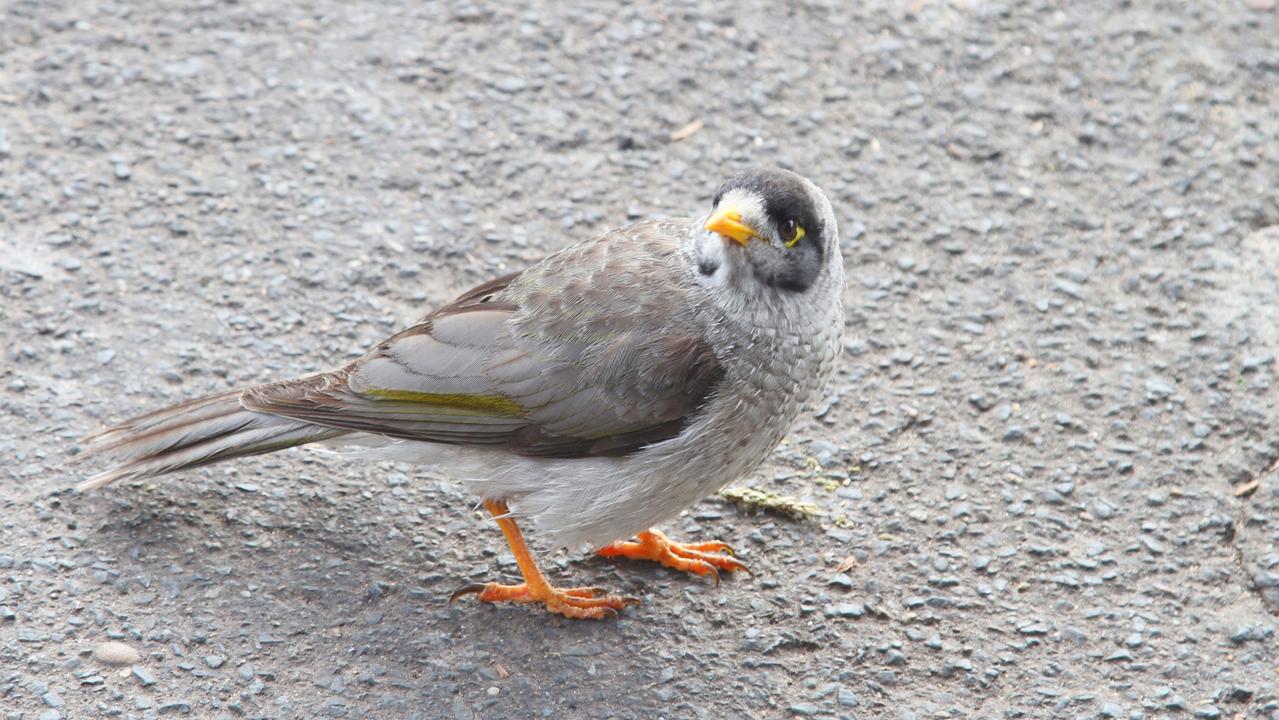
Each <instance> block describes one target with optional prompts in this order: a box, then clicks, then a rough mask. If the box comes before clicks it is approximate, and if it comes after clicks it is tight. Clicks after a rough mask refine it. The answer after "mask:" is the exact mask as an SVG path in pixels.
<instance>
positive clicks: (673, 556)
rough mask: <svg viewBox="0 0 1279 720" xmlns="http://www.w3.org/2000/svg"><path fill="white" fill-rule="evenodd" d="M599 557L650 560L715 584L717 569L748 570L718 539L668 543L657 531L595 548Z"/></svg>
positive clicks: (717, 580)
mask: <svg viewBox="0 0 1279 720" xmlns="http://www.w3.org/2000/svg"><path fill="white" fill-rule="evenodd" d="M598 554H599V555H600V556H601V557H627V558H634V559H636V560H653V561H655V562H659V563H661V564H663V565H665V566H666V567H669V568H675V569H676V570H683V571H684V572H691V573H697V574H698V575H703V576H705V575H710V576H711V577H712V578H714V579H715V584H716V585H718V584H719V571H720V570H727V571H728V572H734V571H737V570H745V571H746V572H750V568H748V567H746V564H745V563H743V562H741V561H739V560H738V559H737V558H735V557H733V548H731V547H729V546H728V543H722V542H718V541H712V542H703V543H677V542H671V541H670V540H669V539H668V538H667V537H666V535H665V534H663V533H662V532H661V531H660V530H653V529H649V530H645V531H644V532H642V533H640V534H638V535H636V536H635V542H615V543H613V544H612V545H605V546H604V547H602V548H600V549H599V550H598Z"/></svg>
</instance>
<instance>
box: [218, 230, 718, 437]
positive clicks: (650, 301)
mask: <svg viewBox="0 0 1279 720" xmlns="http://www.w3.org/2000/svg"><path fill="white" fill-rule="evenodd" d="M670 234H671V228H669V227H667V226H663V225H656V224H654V225H641V226H632V228H629V229H627V230H626V231H621V232H618V233H612V234H610V235H605V236H604V237H602V238H600V239H599V240H597V241H595V242H592V243H587V244H585V245H582V246H578V247H575V248H572V249H570V250H568V251H564V252H561V253H558V254H556V255H553V256H551V257H550V258H547V260H545V261H543V262H542V263H540V264H539V265H537V266H535V267H534V268H532V269H530V270H529V271H526V272H525V273H523V274H519V275H510V276H506V277H504V278H499V279H497V280H494V281H492V282H490V283H486V284H484V285H481V286H479V287H476V288H475V289H473V290H471V291H469V292H467V293H466V294H464V295H462V296H461V297H459V298H458V299H457V300H455V301H454V302H452V303H450V304H449V305H446V306H444V307H442V308H440V309H439V310H436V311H435V312H433V313H431V314H429V315H427V316H426V317H424V318H423V319H422V320H421V321H419V322H418V323H416V324H414V325H413V326H412V327H410V328H408V329H406V330H404V331H403V332H400V333H398V334H396V335H394V336H392V337H391V338H389V339H387V340H386V341H384V342H382V343H380V344H379V345H378V346H377V347H375V348H374V349H373V350H372V351H370V352H369V353H368V354H367V355H365V356H364V357H363V358H361V359H360V360H358V361H356V362H354V363H352V364H351V365H348V366H347V367H345V368H343V369H341V370H338V371H335V372H333V373H327V374H325V375H320V376H313V377H310V378H302V379H299V380H293V381H286V382H283V383H276V384H272V385H266V386H262V387H259V388H255V389H253V390H250V391H248V392H247V393H246V394H245V395H244V397H243V398H242V402H243V404H244V405H245V406H246V407H248V408H249V409H251V410H257V411H260V412H267V413H272V414H275V415H281V416H285V417H290V418H295V419H298V420H304V421H307V422H311V423H315V424H318V425H323V426H326V427H332V428H339V429H344V430H355V431H363V432H370V433H378V434H382V435H387V436H390V437H396V438H404V439H410V440H427V441H432V442H443V443H454V444H461V445H474V446H488V447H495V448H505V449H508V450H510V451H512V452H516V453H519V454H523V455H531V456H544V457H581V456H589V455H624V454H627V453H630V452H633V451H635V450H637V449H638V448H640V447H643V446H645V445H648V444H651V443H654V442H658V441H661V440H664V439H668V438H670V437H674V436H675V435H677V434H678V433H679V432H680V430H681V429H682V428H683V427H684V425H685V424H686V423H687V421H688V419H689V418H690V417H691V416H692V415H693V414H694V413H695V412H696V411H697V409H698V408H699V407H700V406H701V405H702V404H703V403H704V402H705V400H706V399H707V397H708V396H709V395H710V393H711V392H713V390H714V388H715V386H716V384H717V383H718V381H719V379H720V377H721V376H722V374H723V373H722V369H721V367H720V364H719V360H718V358H717V357H716V355H715V353H714V352H713V351H712V349H711V348H710V346H709V345H708V344H707V343H706V341H705V340H704V339H703V337H702V334H701V332H700V330H699V329H698V327H697V326H696V325H695V324H694V323H693V322H692V320H691V319H690V318H689V317H688V314H687V313H686V312H683V311H684V310H686V309H687V308H688V307H689V303H691V302H694V298H693V293H694V292H695V291H694V290H693V289H692V288H691V287H689V286H688V284H687V283H685V282H682V278H683V277H684V275H683V274H681V273H680V272H679V267H678V265H677V264H676V263H675V260H676V258H675V257H674V243H673V242H672V241H671V240H669V239H668V237H667V236H668V235H670Z"/></svg>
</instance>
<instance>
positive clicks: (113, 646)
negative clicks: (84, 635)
mask: <svg viewBox="0 0 1279 720" xmlns="http://www.w3.org/2000/svg"><path fill="white" fill-rule="evenodd" d="M93 659H94V660H97V661H98V662H100V663H102V664H104V665H132V664H134V663H136V662H137V661H139V660H141V659H142V655H141V654H140V653H138V651H137V650H135V649H133V647H132V646H129V645H125V644H124V643H122V642H114V641H111V642H104V643H102V644H101V645H99V646H97V647H95V648H94V649H93Z"/></svg>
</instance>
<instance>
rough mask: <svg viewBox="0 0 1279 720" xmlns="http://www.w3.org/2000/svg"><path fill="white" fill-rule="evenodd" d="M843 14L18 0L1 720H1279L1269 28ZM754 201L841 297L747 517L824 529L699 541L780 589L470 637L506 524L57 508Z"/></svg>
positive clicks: (650, 589)
mask: <svg viewBox="0 0 1279 720" xmlns="http://www.w3.org/2000/svg"><path fill="white" fill-rule="evenodd" d="M846 4H848V3H841V2H822V1H821V0H813V1H810V2H805V3H802V4H800V5H798V6H797V7H796V8H794V9H793V10H783V9H781V8H780V7H778V6H779V5H780V4H779V3H767V2H746V3H741V4H738V5H737V6H736V9H734V10H731V11H730V10H728V9H727V8H724V7H716V6H714V4H712V3H709V2H706V1H705V0H684V1H683V2H679V3H666V4H665V5H666V6H667V7H664V8H663V7H649V6H634V7H630V8H627V9H624V10H623V9H617V10H612V11H600V10H597V9H594V8H593V6H592V4H590V3H585V2H576V3H574V2H555V3H542V4H540V6H539V7H537V8H536V9H534V10H528V11H518V10H515V9H513V8H511V7H508V4H506V3H496V2H492V1H491V0H478V1H477V2H474V3H470V4H465V5H459V4H455V3H403V5H400V4H397V3H392V2H383V3H367V4H366V3H347V2H336V1H335V0H314V1H312V2H307V3H291V4H289V5H287V6H281V5H280V4H278V3H276V2H267V1H265V0H241V1H240V2H231V3H224V2H214V1H213V0H180V1H179V2H172V3H113V2H97V1H95V0H83V1H81V2H56V1H55V2H48V1H45V0H41V1H40V2H35V1H33V0H9V1H8V2H6V3H5V4H3V5H0V300H2V303H0V316H2V317H3V323H2V324H0V346H2V347H3V352H4V362H3V364H2V365H0V417H3V421H2V422H3V426H4V428H5V430H4V432H3V434H2V435H0V460H2V461H3V462H2V464H0V513H2V514H0V718H3V720H9V719H12V718H22V719H24V720H32V719H36V718H39V719H41V720H48V719H53V718H59V717H65V718H90V717H124V718H135V717H136V718H151V717H161V718H164V717H174V716H191V717H199V718H223V717H225V718H239V717H250V718H275V717H293V718H316V717H350V718H440V717H453V718H472V717H478V718H529V717H546V716H557V717H566V718H577V717H591V718H605V717H619V718H631V717H635V718H655V717H668V718H686V717H709V718H728V717H734V718H736V717H744V718H784V717H791V716H812V717H862V718H876V717H897V718H925V717H927V718H942V717H1089V718H1091V717H1105V718H1141V717H1165V716H1167V717H1187V718H1190V717H1194V718H1218V717H1221V718H1239V717H1245V718H1252V717H1265V718H1279V690H1276V688H1277V687H1279V637H1276V633H1275V631H1276V627H1279V617H1277V615H1279V549H1277V546H1276V542H1275V541H1276V539H1277V538H1279V476H1277V475H1276V471H1275V463H1276V460H1277V459H1279V427H1277V425H1279V402H1277V401H1279V397H1277V394H1276V392H1275V383H1276V378H1277V375H1279V367H1276V364H1275V357H1276V353H1279V310H1277V309H1276V308H1277V307H1279V306H1277V304H1276V303H1277V301H1279V200H1277V199H1276V188H1277V187H1279V101H1277V100H1279V98H1277V97H1276V95H1277V93H1279V11H1277V10H1276V9H1274V7H1273V4H1274V3H1273V1H1272V0H1248V1H1247V2H1236V1H1234V0H1223V2H1219V3H1205V4H1203V6H1202V7H1199V8H1197V9H1188V8H1186V7H1183V4H1182V3H1172V2H1162V3H1156V4H1155V5H1157V6H1155V7H1151V6H1149V5H1150V4H1148V3H1122V4H1119V5H1120V7H1114V6H1113V5H1114V4H1112V3H1073V2H1071V3H1057V2H1046V1H1045V0H1032V1H1031V2H1028V3H1007V4H998V3H982V2H976V1H972V2H953V3H945V4H935V3H929V2H918V3H914V4H911V5H907V4H906V3H900V2H889V1H886V0H880V1H879V2H870V3H866V4H859V5H860V7H859V8H858V9H856V10H849V9H847V8H845V7H844V6H845V5H846ZM694 123H696V124H694ZM747 162H755V163H775V164H781V165H784V166H789V167H793V168H795V169H797V170H800V171H802V172H804V173H805V174H807V175H809V176H811V177H813V178H814V179H816V180H817V181H818V182H819V183H820V184H822V185H823V186H824V187H826V188H827V190H828V191H829V193H830V194H831V197H832V198H833V199H834V200H835V203H836V206H837V208H838V211H839V213H840V215H841V218H840V219H841V223H842V227H843V234H844V238H845V251H844V252H845V262H846V266H847V270H848V273H849V278H850V285H849V289H848V294H847V298H846V300H847V304H848V308H849V330H848V338H847V344H846V353H845V354H844V356H843V358H842V362H841V365H840V368H839V371H838V376H837V378H836V379H835V381H834V383H833V384H832V387H831V389H830V394H829V396H828V397H827V398H826V399H825V400H824V401H823V402H822V403H821V406H820V407H818V408H815V409H814V411H813V412H812V413H811V414H809V415H807V416H806V417H805V418H804V419H802V420H801V422H800V423H799V424H798V426H797V427H796V428H795V431H794V432H793V434H792V436H791V439H790V440H789V441H788V442H787V443H786V444H785V445H783V446H782V448H780V449H779V450H778V451H777V453H775V455H774V456H773V457H772V458H771V460H770V461H769V463H768V464H767V465H766V466H765V467H764V468H762V469H761V470H760V471H758V472H756V473H755V474H754V475H753V476H752V477H750V478H747V479H745V480H744V482H745V483H746V484H749V485H755V486H758V487H759V488H760V489H762V490H765V491H768V492H774V493H782V494H785V495H789V496H794V497H797V498H799V499H801V500H804V501H806V502H811V503H813V504H815V505H816V506H817V508H818V510H819V516H818V517H817V518H815V519H812V520H795V519H789V518H784V517H780V516H775V515H771V514H767V513H764V514H758V513H752V512H749V511H747V510H743V509H739V508H738V507H735V506H733V505H731V504H728V503H725V502H723V501H721V500H716V499H708V500H706V501H704V502H702V503H700V504H699V505H697V506H696V507H694V508H691V509H690V510H689V512H688V514H687V515H686V516H685V517H683V518H682V519H681V520H680V521H678V522H676V523H673V524H672V527H670V528H669V530H670V531H671V532H672V533H673V534H677V535H679V536H682V537H692V536H697V537H707V538H709V537H719V538H722V539H725V540H728V541H730V542H733V543H735V544H736V545H737V547H738V548H739V550H740V552H741V553H742V555H743V556H744V557H745V559H747V560H748V561H749V562H750V563H751V564H752V566H753V567H754V568H755V570H756V572H757V574H756V575H755V576H754V577H753V578H751V577H742V578H731V579H726V580H725V582H724V583H723V585H722V586H720V587H718V588H713V587H711V586H709V585H708V584H706V583H704V582H699V581H698V580H697V579H695V578H688V577H683V576H677V575H676V574H674V573H672V572H669V571H667V570H665V569H662V568H656V567H653V566H651V565H646V564H640V563H615V562H610V561H604V560H599V559H593V558H583V557H580V556H577V555H563V554H561V555H558V556H555V557H554V558H553V560H551V561H549V562H551V566H550V567H551V571H552V574H553V575H556V576H559V577H561V579H564V580H570V579H571V581H572V582H574V583H579V584H587V583H592V584H600V585H605V586H607V587H609V588H611V589H613V590H616V591H619V592H623V593H626V594H634V595H638V596H641V597H642V598H643V599H644V600H645V603H644V605H643V606H642V607H639V608H633V609H630V610H628V611H627V612H625V613H624V614H623V616H622V617H621V618H620V619H618V620H617V621H614V622H601V623H585V622H571V621H567V620H564V619H562V618H557V617H552V616H548V615H546V614H544V613H540V612H534V611H530V610H529V609H528V608H522V607H514V606H511V607H496V608H493V607H478V606H476V605H475V604H474V603H472V602H461V603H459V604H457V605H454V606H450V605H448V604H446V603H445V599H446V598H447V596H448V594H449V593H450V592H451V591H452V590H453V589H455V588H456V587H458V586H459V585H461V584H464V583H466V582H471V581H476V580H488V579H493V578H495V577H499V576H500V577H507V578H510V577H513V575H514V573H515V568H514V563H513V560H512V558H511V556H510V555H509V553H508V552H507V551H506V549H505V548H504V546H503V544H502V541H501V536H500V534H499V533H498V532H496V529H495V528H494V527H493V526H492V525H491V523H487V522H485V521H484V520H483V519H482V518H481V517H480V515H479V514H478V513H477V512H476V511H475V508H474V499H473V498H471V497H468V496H467V495H466V494H465V493H464V492H462V491H461V489H460V488H458V487H457V486H455V485H453V484H451V483H450V482H449V481H448V479H447V478H445V477H443V476H441V475H439V474H436V473H434V472H433V471H427V470H422V469H417V468H412V467H408V466H402V465H393V464H383V465H367V464H360V463H356V462H351V461H348V460H346V459H343V458H341V457H337V456H332V455H325V454H320V453H315V452H311V451H308V450H291V451H288V452H285V453H281V454H278V455H271V456H266V457H262V458H256V459H251V460H246V461H241V462H237V463H233V464H228V465H222V466H216V467H213V468H208V469H203V470H199V471H192V472H188V473H185V474H183V475H180V476H176V477H171V478H166V479H164V480H162V481H154V482H149V483H135V484H132V485H121V486H115V487H110V488H107V489H105V490H102V491H99V492H94V493H90V494H85V495H78V494H75V493H72V492H70V491H68V490H67V489H66V488H67V486H68V484H69V483H70V482H71V481H73V480H74V479H75V477H74V476H73V474H72V473H70V472H69V471H68V470H66V469H62V468H58V467H57V464H58V463H59V462H61V461H62V460H63V459H65V458H66V457H67V456H68V455H69V454H70V452H72V451H73V450H74V448H75V447H76V443H77V439H78V438H81V437H83V436H84V435H86V434H88V433H90V432H92V431H94V430H96V429H99V428H101V427H102V426H103V425H104V424H106V423H109V422H111V421H113V420H119V419H122V418H123V417H125V416H127V415H131V414H134V413H137V412H140V411H143V410H147V409H150V408H154V407H157V406H160V405H163V404H165V403H169V402H173V401H177V400H181V399H184V398H188V397H192V396H195V395H198V394H203V393H207V392H211V391H217V390H223V389H227V388H230V387H236V386H242V385H246V384H250V383H255V382H259V381H265V380H270V379H276V378H280V377H284V376H290V375H295V374H300V373H306V372H309V371H313V370H317V369H321V368H325V367H328V366H332V365H335V364H337V363H340V362H342V361H344V360H346V359H348V358H351V357H353V356H355V355H357V354H359V353H360V352H362V350H363V349H364V348H365V347H366V346H367V345H369V344H371V343H372V342H374V341H375V340H377V339H379V338H380V337H381V336H383V335H385V334H387V333H389V332H391V331H393V330H394V329H396V328H397V327H400V326H402V325H403V324H404V323H405V322H406V321H407V320H409V319H410V318H412V317H414V316H416V315H417V314H419V313H421V312H422V311H423V310H424V309H425V308H427V307H429V306H431V305H432V304H435V303H439V302H441V301H444V300H446V299H448V298H449V297H450V296H451V295H453V294H454V293H456V292H458V291H460V290H462V289H464V288H465V287H467V286H469V285H471V284H474V283H476V282H478V281H480V280H483V279H486V278H488V277H491V276H493V275H496V274H499V273H502V272H504V271H506V270H508V269H515V268H520V267H524V266H526V265H528V264H529V263H531V262H532V261H534V260H535V259H536V258H538V257H540V256H542V255H543V254H545V253H546V252H548V251H550V250H552V249H555V248H558V247H561V246H563V245H564V244H566V243H569V242H572V241H573V240H575V239H580V238H583V237H586V236H588V235H590V234H592V233H595V232H598V231H601V230H603V229H606V228H609V227H612V226H616V225H619V224H622V223H624V222H627V221H629V220H632V219H638V218H645V217H652V216H664V215H674V214H688V213H693V212H701V211H702V210H703V209H704V207H705V206H706V203H707V202H708V200H709V197H710V195H711V192H712V191H713V188H714V187H715V186H716V185H717V183H718V182H719V180H720V179H721V178H722V177H724V176H725V175H726V174H727V173H728V172H729V171H730V170H732V169H733V168H736V167H738V166H740V165H742V164H744V163H747ZM1254 481H1255V484H1254ZM1236 487H1240V488H1241V489H1242V490H1243V492H1242V493H1236ZM1249 490H1251V492H1249ZM106 641H118V642H120V643H123V644H124V645H126V646H128V647H127V648H122V649H121V648H117V650H118V651H119V652H121V653H122V654H123V655H122V656H121V657H119V658H116V661H117V662H120V663H123V664H122V665H117V666H113V665H109V664H106V663H104V662H102V661H101V660H100V659H98V658H96V657H95V656H94V655H93V654H92V652H93V650H94V649H95V648H97V647H99V645H100V644H101V643H104V642H106ZM129 648H132V650H133V651H136V653H138V656H136V657H133V658H130V657H128V655H129V653H130V650H129ZM107 659H108V660H110V659H112V658H107Z"/></svg>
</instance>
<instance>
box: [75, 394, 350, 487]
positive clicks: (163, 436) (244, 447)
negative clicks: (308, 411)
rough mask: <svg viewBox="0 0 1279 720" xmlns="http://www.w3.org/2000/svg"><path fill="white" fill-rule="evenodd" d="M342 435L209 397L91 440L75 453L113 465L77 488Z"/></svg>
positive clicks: (231, 398) (228, 398)
mask: <svg viewBox="0 0 1279 720" xmlns="http://www.w3.org/2000/svg"><path fill="white" fill-rule="evenodd" d="M344 434H346V431H344V430H334V429H332V428H326V427H322V426H320V425H312V424H310V423H305V422H301V421H298V420H290V419H288V418H282V417H278V416H276V415H269V414H266V413H259V412H253V411H252V410H246V409H244V407H243V406H242V405H241V404H240V393H239V392H230V393H223V394H221V395H210V396H208V397H204V398H198V399H196V400H191V401H188V402H185V403H181V404H179V405H174V406H172V407H168V408H164V409H163V410H159V411H156V412H153V413H149V414H147V415H143V416H141V417H137V418H134V419H132V420H129V421H128V422H125V423H123V424H121V425H119V426H117V427H114V428H111V429H110V430H107V431H106V432H103V433H101V434H99V435H97V436H94V437H93V438H90V440H89V442H90V445H89V448H88V450H86V451H85V452H84V453H83V454H81V455H80V456H78V457H77V461H78V460H79V459H81V458H94V457H105V458H109V459H111V460H113V461H115V463H116V465H115V467H113V468H111V469H109V470H106V471H104V472H101V473H98V474H96V475H93V476H92V477H89V478H88V479H86V480H84V481H83V482H81V483H80V484H79V485H77V487H78V488H79V489H81V490H88V489H91V488H97V487H102V486H103V485H106V484H107V483H110V482H114V481H116V480H137V479H142V478H148V477H154V476H156V475H163V474H165V473H170V472H175V471H178V470H185V469H187V468H194V467H200V466H201V465H208V464H210V463H215V462H219V461H221V460H228V459H230V458H236V457H246V456H248V455H258V454H261V453H268V452H273V451H275V450H282V449H284V448H287V447H293V446H295V445H302V444H305V443H309V442H316V441H318V440H328V439H332V438H335V437H339V436H341V435H344Z"/></svg>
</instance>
